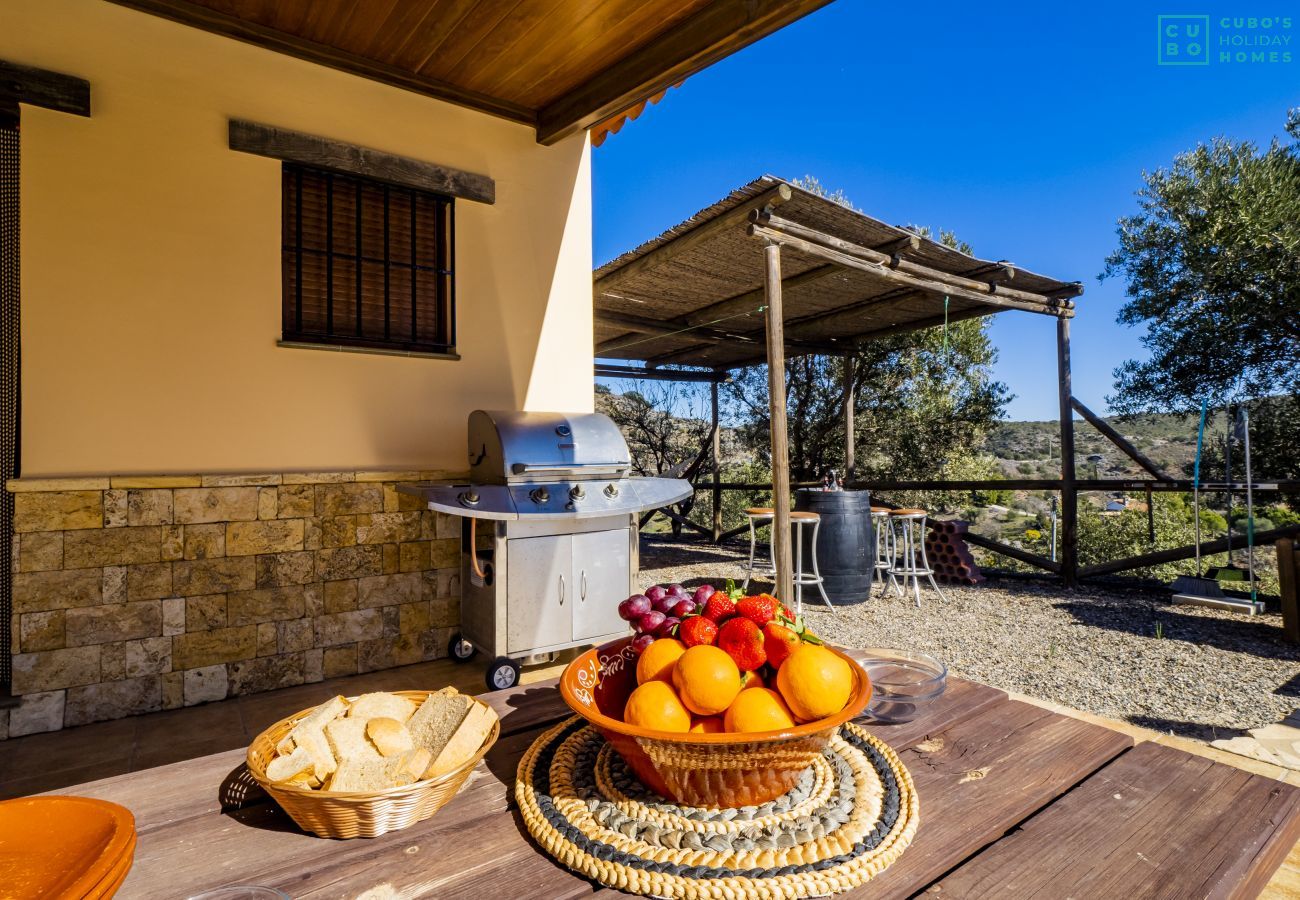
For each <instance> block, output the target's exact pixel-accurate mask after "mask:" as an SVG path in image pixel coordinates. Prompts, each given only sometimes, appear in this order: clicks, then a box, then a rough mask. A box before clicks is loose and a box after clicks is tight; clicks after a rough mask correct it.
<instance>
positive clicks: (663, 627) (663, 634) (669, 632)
mask: <svg viewBox="0 0 1300 900" xmlns="http://www.w3.org/2000/svg"><path fill="white" fill-rule="evenodd" d="M679 622H681V619H677V618H674V617H673V616H669V617H668V618H666V619H664V620H663V622H662V623H661V624H660V625H659V627H658V628H656V629H655V637H657V638H670V637H672V636H673V629H674V628H676V627H677V624H678V623H679Z"/></svg>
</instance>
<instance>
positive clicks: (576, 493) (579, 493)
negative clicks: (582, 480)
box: [569, 484, 587, 500]
mask: <svg viewBox="0 0 1300 900" xmlns="http://www.w3.org/2000/svg"><path fill="white" fill-rule="evenodd" d="M586 496H587V492H586V491H584V490H583V489H582V485H580V484H575V485H574V486H573V487H571V488H569V499H571V500H582V499H583V498H584V497H586Z"/></svg>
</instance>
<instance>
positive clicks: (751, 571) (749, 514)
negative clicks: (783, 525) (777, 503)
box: [740, 506, 776, 591]
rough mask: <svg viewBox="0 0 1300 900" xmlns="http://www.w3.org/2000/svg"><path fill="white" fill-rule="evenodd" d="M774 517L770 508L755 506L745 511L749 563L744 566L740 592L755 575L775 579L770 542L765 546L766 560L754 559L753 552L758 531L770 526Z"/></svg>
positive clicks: (773, 512) (774, 561)
mask: <svg viewBox="0 0 1300 900" xmlns="http://www.w3.org/2000/svg"><path fill="white" fill-rule="evenodd" d="M775 515H776V510H774V509H772V508H771V507H770V506H755V507H752V508H750V509H747V510H745V517H746V518H748V519H749V562H747V563H745V565H744V569H745V580H744V582H742V583H741V585H740V589H741V590H742V591H743V590H745V589H746V588H748V587H749V580H750V579H751V578H753V577H754V575H756V574H758V575H762V576H764V577H765V578H773V579H774V578H776V555H775V554H774V553H773V552H772V543H771V541H768V544H767V559H766V560H765V561H763V560H755V559H754V551H755V549H756V548H757V546H758V529H760V528H762V527H763V526H764V525H770V524H771V522H772V517H773V516H775Z"/></svg>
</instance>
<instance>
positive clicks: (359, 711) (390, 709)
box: [348, 692, 415, 722]
mask: <svg viewBox="0 0 1300 900" xmlns="http://www.w3.org/2000/svg"><path fill="white" fill-rule="evenodd" d="M414 712H415V704H414V703H412V702H411V701H410V700H407V699H406V698H405V697H399V696H398V695H397V694H389V693H386V692H380V693H375V694H362V695H361V696H360V697H358V698H357V700H356V702H355V703H353V704H352V708H351V709H349V710H348V716H349V717H350V718H354V719H376V718H380V717H383V718H386V719H396V720H397V721H398V722H405V721H406V720H407V719H409V718H411V715H412V714H413V713H414Z"/></svg>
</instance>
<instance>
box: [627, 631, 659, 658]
mask: <svg viewBox="0 0 1300 900" xmlns="http://www.w3.org/2000/svg"><path fill="white" fill-rule="evenodd" d="M654 642H655V636H654V635H653V634H638V635H637V636H636V637H634V638H633V639H632V652H634V653H638V654H640V653H644V652H645V648H646V647H649V646H650V645H651V644H653V643H654Z"/></svg>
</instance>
